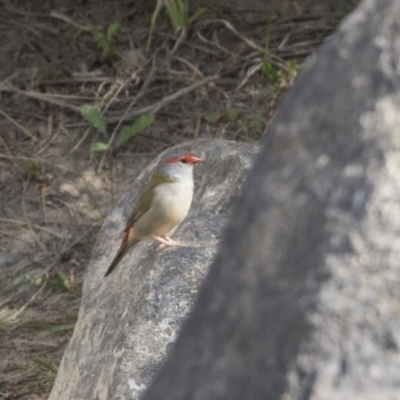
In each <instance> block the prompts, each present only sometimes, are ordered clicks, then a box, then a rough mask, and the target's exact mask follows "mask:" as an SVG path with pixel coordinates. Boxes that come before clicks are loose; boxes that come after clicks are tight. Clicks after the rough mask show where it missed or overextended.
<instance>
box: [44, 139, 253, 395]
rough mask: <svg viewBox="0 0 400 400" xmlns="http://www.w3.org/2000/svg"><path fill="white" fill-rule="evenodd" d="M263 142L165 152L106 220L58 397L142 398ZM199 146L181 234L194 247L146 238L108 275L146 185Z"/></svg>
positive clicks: (210, 143) (192, 145)
mask: <svg viewBox="0 0 400 400" xmlns="http://www.w3.org/2000/svg"><path fill="white" fill-rule="evenodd" d="M258 149H259V146H258V145H255V144H245V143H236V142H231V141H224V140H211V139H202V140H197V141H193V142H188V143H186V144H184V145H180V146H177V147H175V148H173V149H170V150H168V151H167V152H166V153H164V154H162V155H160V156H159V157H158V158H157V159H156V160H155V161H154V162H153V163H152V164H151V165H150V166H149V168H147V169H146V170H145V171H144V173H143V174H142V175H141V176H139V178H138V180H137V181H136V182H135V183H134V184H133V185H132V186H131V188H130V189H129V190H128V192H127V193H126V195H125V196H124V197H123V199H122V200H121V201H120V202H119V203H118V204H117V206H116V208H115V210H114V211H113V212H112V214H111V215H110V216H109V218H108V219H107V220H106V221H105V223H104V225H103V228H102V230H101V232H100V234H99V236H98V239H97V243H96V246H95V248H94V251H93V255H92V260H91V262H90V265H89V268H88V271H87V273H86V276H85V281H84V287H83V297H82V304H81V308H80V312H79V318H78V322H77V325H76V327H75V331H74V334H73V337H72V339H71V342H70V344H69V346H68V348H67V350H66V352H65V354H64V357H63V360H62V362H61V365H60V368H59V371H58V375H57V379H56V381H55V384H54V387H53V390H52V393H51V395H50V399H51V400H64V399H65V400H66V399H68V400H72V399H81V400H88V399H98V400H104V399H115V400H117V399H136V398H138V397H139V395H140V393H141V392H142V391H143V390H144V388H145V387H146V386H147V385H148V383H149V381H150V379H151V378H152V377H153V376H154V374H155V373H156V372H157V371H158V370H159V368H160V363H161V361H162V360H163V358H164V357H165V354H166V353H167V352H168V350H169V349H170V347H171V346H172V344H173V342H174V341H175V339H176V337H177V334H178V331H179V328H180V326H181V324H182V321H183V320H184V319H185V317H186V315H187V314H188V311H189V310H190V309H191V306H192V303H193V302H194V299H195V297H196V294H197V291H198V287H199V286H200V284H201V283H202V282H203V280H204V277H205V275H206V273H207V271H208V268H209V265H210V264H211V262H212V260H213V258H214V255H215V251H216V246H217V243H218V242H219V238H220V236H221V231H222V229H223V228H224V226H225V225H226V222H227V218H228V215H229V213H230V209H231V204H232V199H233V198H234V197H235V196H236V195H237V194H238V193H239V191H240V187H241V183H242V181H243V180H244V177H245V175H246V173H247V172H248V171H249V169H250V167H251V165H252V161H253V159H254V157H255V154H256V151H257V150H258ZM178 150H179V151H182V152H183V151H189V150H190V151H192V152H193V153H194V154H196V155H197V156H199V157H201V158H203V159H204V162H202V163H199V164H197V165H196V166H195V171H194V179H195V195H194V200H193V204H192V208H191V211H190V214H189V216H188V217H187V218H186V220H185V221H184V222H183V223H182V224H181V225H180V227H179V228H178V230H177V231H176V233H175V234H174V238H176V239H177V240H184V241H186V242H189V243H193V244H194V246H193V247H187V248H175V249H165V250H159V249H158V245H157V244H156V243H154V242H141V243H139V244H138V245H137V246H135V247H134V248H133V249H132V250H131V252H130V253H129V254H128V255H127V256H126V257H125V258H124V259H123V261H122V263H121V264H120V265H119V266H118V267H117V268H116V270H115V271H114V272H113V273H112V274H111V275H110V276H108V277H107V278H104V273H105V271H106V269H107V267H108V264H109V263H110V261H111V259H112V258H113V256H114V254H115V252H116V250H117V249H118V246H119V242H120V240H121V232H122V231H123V228H124V226H125V223H126V219H127V217H128V216H129V213H130V211H131V209H132V207H133V204H134V203H135V200H136V198H137V195H138V192H139V188H140V187H142V186H143V185H144V184H145V182H146V181H147V179H148V178H149V176H150V174H151V172H152V171H153V170H154V168H155V167H156V165H157V164H158V163H159V162H161V160H163V159H164V158H165V157H166V156H167V154H170V153H171V152H177V151H178Z"/></svg>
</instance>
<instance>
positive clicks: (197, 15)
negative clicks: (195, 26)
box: [187, 7, 207, 25]
mask: <svg viewBox="0 0 400 400" xmlns="http://www.w3.org/2000/svg"><path fill="white" fill-rule="evenodd" d="M206 11H207V7H202V8H199V9H198V10H197V11H196V12H195V13H194V14H193V15H192V16H191V17H190V18H189V19H188V22H187V23H188V25H192V23H193V22H195V21H196V20H197V19H199V18H200V17H201V16H202V14H204V13H205V12H206Z"/></svg>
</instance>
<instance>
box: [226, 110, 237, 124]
mask: <svg viewBox="0 0 400 400" xmlns="http://www.w3.org/2000/svg"><path fill="white" fill-rule="evenodd" d="M239 114H240V110H239V109H238V108H230V109H229V110H228V111H227V112H226V118H228V121H229V122H234V121H236V120H237V119H238V116H239Z"/></svg>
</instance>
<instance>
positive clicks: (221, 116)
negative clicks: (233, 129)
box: [204, 107, 240, 124]
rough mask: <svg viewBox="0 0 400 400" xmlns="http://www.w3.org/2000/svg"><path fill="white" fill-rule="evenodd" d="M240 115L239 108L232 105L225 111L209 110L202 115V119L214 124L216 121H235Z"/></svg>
mask: <svg viewBox="0 0 400 400" xmlns="http://www.w3.org/2000/svg"><path fill="white" fill-rule="evenodd" d="M239 115H240V110H239V109H238V108H235V107H232V108H229V109H228V110H226V111H225V112H221V111H211V112H209V113H207V114H206V115H205V116H204V119H205V120H206V121H207V122H208V123H209V124H216V123H217V122H221V121H223V122H235V121H236V120H237V119H238V118H239Z"/></svg>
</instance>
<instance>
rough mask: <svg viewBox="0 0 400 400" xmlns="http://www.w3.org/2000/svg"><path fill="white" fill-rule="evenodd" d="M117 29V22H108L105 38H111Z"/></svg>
mask: <svg viewBox="0 0 400 400" xmlns="http://www.w3.org/2000/svg"><path fill="white" fill-rule="evenodd" d="M118 29H119V24H118V23H117V22H114V23H112V24H110V25H109V26H108V28H107V39H108V40H111V39H112V38H113V36H114V35H115V34H116V33H117V31H118Z"/></svg>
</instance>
